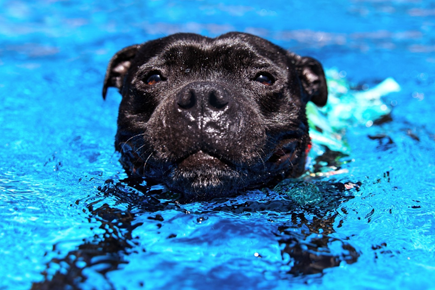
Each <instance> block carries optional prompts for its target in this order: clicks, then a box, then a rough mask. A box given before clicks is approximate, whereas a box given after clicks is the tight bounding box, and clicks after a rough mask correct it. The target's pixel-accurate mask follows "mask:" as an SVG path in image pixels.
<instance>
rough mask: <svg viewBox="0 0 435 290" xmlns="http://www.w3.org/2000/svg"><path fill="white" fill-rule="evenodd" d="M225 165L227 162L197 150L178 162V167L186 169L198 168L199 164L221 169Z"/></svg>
mask: <svg viewBox="0 0 435 290" xmlns="http://www.w3.org/2000/svg"><path fill="white" fill-rule="evenodd" d="M226 163H227V162H225V161H223V160H222V159H221V158H218V157H215V156H213V155H210V154H209V153H206V152H204V151H203V150H199V151H197V152H195V153H193V154H190V155H189V156H187V157H186V158H184V159H183V160H181V161H180V162H178V166H179V167H183V168H186V169H189V168H195V167H198V165H200V164H207V165H210V166H218V167H223V166H224V165H225V164H226Z"/></svg>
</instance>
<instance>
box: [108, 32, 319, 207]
mask: <svg viewBox="0 0 435 290" xmlns="http://www.w3.org/2000/svg"><path fill="white" fill-rule="evenodd" d="M108 87H117V88H118V89H119V91H120V93H121V94H122V101H121V104H120V108H119V116H118V131H117V134H116V141H115V148H116V150H117V151H119V152H120V153H121V159H120V162H121V164H122V165H123V167H124V169H125V170H126V172H127V173H128V174H129V176H130V177H132V178H145V179H147V180H149V181H154V182H159V183H163V184H165V185H166V186H167V187H169V188H170V189H171V190H173V191H177V192H180V193H182V197H183V198H184V200H186V201H189V200H202V199H209V198H212V197H217V196H228V195H234V194H236V193H237V192H239V191H241V190H245V189H250V188H255V187H261V186H264V185H265V184H267V183H270V182H273V181H278V180H281V179H283V178H286V177H297V176H299V175H301V174H302V173H303V172H304V167H305V160H306V150H307V146H308V145H309V142H310V139H309V135H308V124H307V118H306V115H305V106H306V103H307V102H308V101H313V102H314V103H315V104H316V105H318V106H323V105H324V104H325V103H326V100H327V87H326V80H325V76H324V73H323V69H322V66H321V65H320V63H318V62H317V61H316V60H314V59H312V58H308V57H300V56H298V55H296V54H293V53H290V52H288V51H286V50H284V49H282V48H280V47H278V46H276V45H274V44H272V43H270V42H269V41H267V40H265V39H262V38H259V37H256V36H253V35H250V34H245V33H235V32H232V33H227V34H224V35H221V36H219V37H217V38H214V39H212V38H207V37H203V36H200V35H196V34H185V33H180V34H174V35H171V36H168V37H164V38H160V39H157V40H153V41H149V42H146V43H144V44H141V45H133V46H129V47H126V48H124V49H122V50H121V51H119V52H118V53H116V54H115V56H113V58H112V60H111V61H110V63H109V66H108V69H107V73H106V78H105V81H104V87H103V97H105V95H106V91H107V88H108Z"/></svg>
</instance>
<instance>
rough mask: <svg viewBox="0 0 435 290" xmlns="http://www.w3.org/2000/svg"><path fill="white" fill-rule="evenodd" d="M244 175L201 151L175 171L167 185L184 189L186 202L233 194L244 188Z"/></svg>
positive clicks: (188, 158)
mask: <svg viewBox="0 0 435 290" xmlns="http://www.w3.org/2000/svg"><path fill="white" fill-rule="evenodd" d="M242 175H243V174H242V173H241V172H238V171H236V170H234V169H232V168H231V167H230V166H229V165H227V164H226V163H224V162H222V161H221V160H219V159H218V158H216V157H212V156H210V155H208V154H205V153H203V152H202V151H199V152H198V153H195V154H192V155H190V156H189V157H187V158H186V159H184V160H183V161H182V162H180V163H179V164H178V166H177V167H176V168H174V169H173V170H172V172H171V174H170V176H169V178H168V180H170V182H168V183H167V185H168V187H169V188H170V189H172V190H174V191H178V192H182V193H183V199H185V200H186V201H188V200H203V199H204V200H205V199H210V198H214V197H224V196H231V195H234V194H235V193H237V191H238V190H240V189H243V184H242V182H243V176H242Z"/></svg>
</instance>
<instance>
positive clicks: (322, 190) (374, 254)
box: [0, 0, 435, 289]
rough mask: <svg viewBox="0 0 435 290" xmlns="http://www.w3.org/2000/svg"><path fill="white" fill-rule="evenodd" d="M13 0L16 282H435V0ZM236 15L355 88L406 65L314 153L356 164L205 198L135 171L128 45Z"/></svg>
mask: <svg viewBox="0 0 435 290" xmlns="http://www.w3.org/2000/svg"><path fill="white" fill-rule="evenodd" d="M293 2H294V3H293ZM0 5H1V7H2V9H1V12H0V43H1V46H0V75H1V79H0V108H1V111H0V128H1V131H2V132H1V134H0V216H1V221H2V222H1V223H0V243H1V244H0V256H1V261H0V273H1V277H2V279H0V289H287V288H293V289H435V286H434V283H433V281H434V278H433V277H434V276H435V222H434V213H435V202H434V201H435V200H434V194H435V118H434V116H433V114H434V110H435V105H434V101H435V44H434V39H435V1H418V0H413V1H403V0H397V1H382V0H379V1H373V0H354V1H345V0H332V1H322V0H312V1H292V2H290V1H273V2H270V3H266V2H264V1H258V0H250V1H246V0H244V1H237V3H235V2H234V1H221V2H216V1H207V0H202V1H199V0H198V1H170V0H149V1H127V0H126V1H111V0H106V1H95V2H90V1H84V0H81V1H53V0H52V1H49V0H46V1H43V0H38V1H30V0H29V1H20V0H9V1H8V0H0ZM234 30H235V31H244V32H249V33H253V34H257V35H259V36H262V37H265V38H267V39H269V40H271V41H272V42H274V43H276V44H279V45H281V46H283V47H284V48H286V49H290V50H292V51H295V52H297V53H298V54H301V55H309V56H312V57H315V58H317V59H319V60H320V61H321V62H322V63H323V65H324V67H325V68H327V69H333V70H335V71H337V72H338V73H339V75H340V77H341V78H342V79H343V80H345V81H346V82H349V84H350V85H351V87H352V88H353V89H354V90H359V91H366V90H369V89H372V88H374V87H375V86H376V85H378V84H379V83H380V82H381V81H383V80H385V79H387V78H389V77H391V78H393V79H394V80H395V81H396V82H397V83H398V84H399V85H400V87H401V90H400V92H395V93H391V94H388V95H385V96H383V97H382V101H383V102H384V103H385V104H386V105H388V108H389V109H391V110H392V112H391V115H390V117H391V118H384V119H383V122H375V123H365V124H361V123H350V124H349V125H348V126H347V128H346V133H345V138H346V142H347V143H346V144H347V145H348V147H349V148H350V151H349V152H347V154H343V153H337V152H335V151H328V150H327V151H326V153H325V154H324V155H323V156H319V157H318V158H317V159H315V160H313V165H312V167H311V170H312V172H311V173H313V175H315V174H314V173H316V172H317V173H319V172H324V171H328V170H335V171H339V172H340V173H341V174H336V175H330V174H329V175H328V174H324V176H320V177H319V175H320V174H317V175H318V176H317V177H309V176H308V177H306V178H305V179H300V180H297V181H285V182H283V183H281V184H279V185H278V187H276V188H265V189H262V190H255V191H251V192H247V193H246V194H244V195H240V196H239V197H236V198H227V199H219V200H213V201H210V202H202V203H190V204H178V203H177V202H176V196H173V195H171V194H170V193H168V192H165V190H164V189H163V188H162V187H161V186H158V185H154V186H152V187H151V186H148V185H146V184H142V185H140V186H135V187H133V186H130V185H128V184H127V183H126V182H123V181H122V180H123V179H125V178H126V175H125V173H124V172H123V170H122V168H121V166H120V164H119V163H118V158H119V155H118V154H117V153H115V152H114V147H113V141H114V135H115V132H116V118H117V107H118V105H119V102H120V96H119V94H118V93H117V92H116V90H114V89H113V90H109V93H108V97H107V100H106V101H103V99H102V97H101V89H102V81H103V78H104V73H105V69H106V66H107V64H108V61H109V60H110V58H111V57H112V55H113V54H114V53H115V52H116V51H118V50H119V49H121V48H123V47H125V46H128V45H131V44H135V43H142V42H144V41H146V40H150V39H153V38H157V37H162V36H165V35H168V34H171V33H175V32H180V31H184V32H195V33H201V34H204V35H208V36H217V35H219V34H221V33H224V32H227V31H234Z"/></svg>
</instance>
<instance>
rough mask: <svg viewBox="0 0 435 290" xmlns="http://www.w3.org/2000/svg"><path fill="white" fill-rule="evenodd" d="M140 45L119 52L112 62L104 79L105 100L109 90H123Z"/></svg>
mask: <svg viewBox="0 0 435 290" xmlns="http://www.w3.org/2000/svg"><path fill="white" fill-rule="evenodd" d="M139 47H140V45H139V44H135V45H131V46H128V47H126V48H123V49H121V50H120V51H118V52H117V53H116V54H115V55H114V56H113V57H112V59H111V60H110V62H109V65H108V67H107V71H106V76H105V77H104V85H103V99H106V94H107V88H109V87H116V88H118V89H121V86H122V82H123V80H124V76H125V74H126V73H127V71H128V69H129V68H130V65H131V61H132V60H133V59H134V57H135V56H136V53H137V51H138V49H139Z"/></svg>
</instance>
